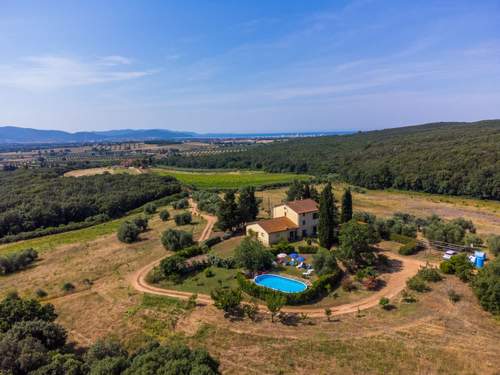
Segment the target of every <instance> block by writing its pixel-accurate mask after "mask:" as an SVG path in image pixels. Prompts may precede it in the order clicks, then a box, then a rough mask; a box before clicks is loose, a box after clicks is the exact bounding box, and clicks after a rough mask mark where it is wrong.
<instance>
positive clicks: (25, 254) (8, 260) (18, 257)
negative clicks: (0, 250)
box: [0, 248, 38, 275]
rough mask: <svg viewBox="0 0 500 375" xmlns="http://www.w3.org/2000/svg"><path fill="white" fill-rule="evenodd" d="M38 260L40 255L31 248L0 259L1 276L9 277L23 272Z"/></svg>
mask: <svg viewBox="0 0 500 375" xmlns="http://www.w3.org/2000/svg"><path fill="white" fill-rule="evenodd" d="M37 258H38V253H37V252H36V251H35V250H33V249H31V248H30V249H25V250H21V251H19V252H17V253H14V254H11V255H7V256H5V257H0V275H8V274H10V273H13V272H17V271H20V270H23V269H25V268H27V267H29V265H30V264H32V263H33V262H34V261H35V260H36V259H37Z"/></svg>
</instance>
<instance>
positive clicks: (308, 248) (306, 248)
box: [297, 245, 320, 254]
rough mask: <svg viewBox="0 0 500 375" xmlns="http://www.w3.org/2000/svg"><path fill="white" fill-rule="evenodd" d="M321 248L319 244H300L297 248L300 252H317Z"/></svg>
mask: <svg viewBox="0 0 500 375" xmlns="http://www.w3.org/2000/svg"><path fill="white" fill-rule="evenodd" d="M319 249H320V247H318V246H312V245H309V246H299V247H298V248H297V250H298V252H299V253H300V254H316V253H317V252H318V250H319Z"/></svg>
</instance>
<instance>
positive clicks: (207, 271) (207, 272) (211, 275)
mask: <svg viewBox="0 0 500 375" xmlns="http://www.w3.org/2000/svg"><path fill="white" fill-rule="evenodd" d="M214 276H215V273H214V271H212V269H211V268H207V269H206V270H205V277H214Z"/></svg>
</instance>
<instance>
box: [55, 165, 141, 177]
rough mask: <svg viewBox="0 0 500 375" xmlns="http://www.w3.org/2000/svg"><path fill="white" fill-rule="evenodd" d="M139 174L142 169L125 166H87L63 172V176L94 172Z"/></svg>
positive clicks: (78, 175) (80, 175) (85, 174)
mask: <svg viewBox="0 0 500 375" xmlns="http://www.w3.org/2000/svg"><path fill="white" fill-rule="evenodd" d="M104 173H110V174H122V173H129V174H140V173H142V171H141V170H140V169H139V168H125V167H102V168H88V169H76V170H74V171H69V172H66V173H65V174H64V177H83V176H94V175H96V174H104Z"/></svg>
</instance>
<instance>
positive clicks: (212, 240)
mask: <svg viewBox="0 0 500 375" xmlns="http://www.w3.org/2000/svg"><path fill="white" fill-rule="evenodd" d="M219 242H222V237H220V236H219V237H212V238H209V239H208V240H206V241H205V242H203V244H204V245H206V246H208V247H212V246H215V245H217V244H218V243H219Z"/></svg>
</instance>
